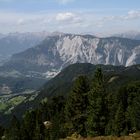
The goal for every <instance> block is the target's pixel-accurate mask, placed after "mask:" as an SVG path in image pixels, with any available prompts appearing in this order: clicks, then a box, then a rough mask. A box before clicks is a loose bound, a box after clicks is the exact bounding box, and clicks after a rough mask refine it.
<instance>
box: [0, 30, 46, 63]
mask: <svg viewBox="0 0 140 140" xmlns="http://www.w3.org/2000/svg"><path fill="white" fill-rule="evenodd" d="M47 35H48V33H47V32H39V33H38V32H35V33H9V34H5V35H3V34H0V62H2V60H6V59H7V58H9V56H11V55H13V54H15V53H19V52H22V51H24V50H26V49H28V48H30V47H33V46H35V45H37V44H39V43H40V42H41V41H42V40H44V39H45V37H46V36H47Z"/></svg>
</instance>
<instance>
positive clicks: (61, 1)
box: [57, 0, 75, 4]
mask: <svg viewBox="0 0 140 140" xmlns="http://www.w3.org/2000/svg"><path fill="white" fill-rule="evenodd" d="M57 1H58V2H59V3H60V4H67V3H70V2H74V1H75V0H57Z"/></svg>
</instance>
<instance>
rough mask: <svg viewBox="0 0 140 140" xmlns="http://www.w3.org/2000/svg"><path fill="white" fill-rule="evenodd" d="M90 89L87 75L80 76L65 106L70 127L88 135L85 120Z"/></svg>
mask: <svg viewBox="0 0 140 140" xmlns="http://www.w3.org/2000/svg"><path fill="white" fill-rule="evenodd" d="M88 91H89V84H88V79H87V77H86V76H79V77H78V78H77V79H76V81H75V83H74V87H73V90H72V92H71V94H70V96H69V97H68V100H67V103H66V107H65V115H66V121H68V126H69V128H70V129H71V130H72V131H73V132H77V133H79V134H81V135H83V136H85V135H86V128H85V122H86V117H87V112H86V109H87V105H88V100H87V92H88ZM71 130H70V131H71Z"/></svg>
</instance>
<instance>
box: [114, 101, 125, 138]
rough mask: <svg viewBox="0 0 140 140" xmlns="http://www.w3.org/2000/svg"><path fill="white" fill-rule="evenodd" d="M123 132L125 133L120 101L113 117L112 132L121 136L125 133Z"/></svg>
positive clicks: (122, 109) (123, 115) (123, 112)
mask: <svg viewBox="0 0 140 140" xmlns="http://www.w3.org/2000/svg"><path fill="white" fill-rule="evenodd" d="M125 133H127V127H126V120H125V111H124V107H123V105H122V103H120V104H119V106H118V109H117V111H116V115H115V119H114V134H115V135H117V136H121V135H125Z"/></svg>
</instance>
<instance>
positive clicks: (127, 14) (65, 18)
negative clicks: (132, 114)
mask: <svg viewBox="0 0 140 140" xmlns="http://www.w3.org/2000/svg"><path fill="white" fill-rule="evenodd" d="M40 31H47V32H55V31H58V32H67V33H91V34H102V35H109V34H116V33H122V32H127V31H138V32H139V31H140V0H0V33H4V34H5V33H10V32H40Z"/></svg>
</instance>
